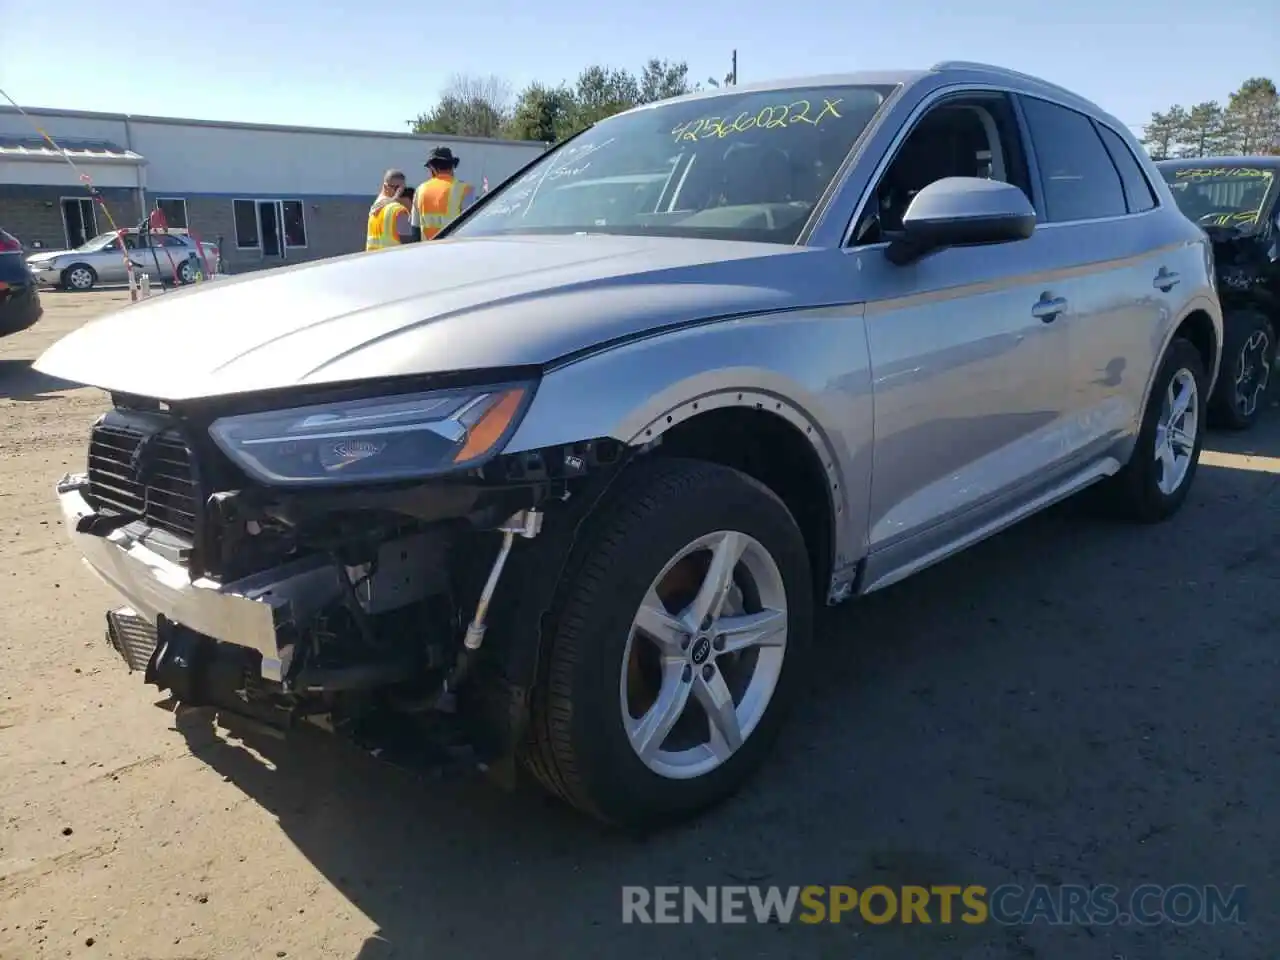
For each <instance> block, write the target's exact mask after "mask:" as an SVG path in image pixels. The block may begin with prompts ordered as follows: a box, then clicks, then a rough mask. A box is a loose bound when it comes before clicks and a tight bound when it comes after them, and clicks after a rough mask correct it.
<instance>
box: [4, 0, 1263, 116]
mask: <svg viewBox="0 0 1280 960" xmlns="http://www.w3.org/2000/svg"><path fill="white" fill-rule="evenodd" d="M943 7H950V8H951V12H939V10H940V9H942V8H943ZM143 9H145V10H146V11H147V12H146V14H145V16H144V19H143V20H141V21H139V20H138V19H136V18H132V17H128V16H122V15H121V14H122V13H127V12H129V11H138V10H143ZM55 11H56V12H55ZM752 11H754V12H752ZM166 13H167V14H168V23H167V24H166V23H165V22H164V20H163V19H162V18H163V16H164V15H165V14H166ZM427 25H430V26H431V28H432V29H433V30H434V31H436V37H435V38H433V37H428V36H426V35H425V34H424V33H423V31H424V29H425V28H426V27H427ZM1278 42H1280V2H1278V0H1234V2H1232V3H1229V4H1225V3H1222V4H1219V3H1210V2H1193V0H1158V2H1157V0H1055V2H1052V3H1047V2H1040V3H1036V2H1035V0H1022V2H1013V0H981V2H978V3H967V4H963V5H961V4H955V3H951V4H947V3H946V2H945V0H935V2H934V3H927V2H922V0H896V2H889V0H880V2H875V0H864V2H860V3H859V2H848V0H846V2H832V0H826V2H817V0H788V2H786V3H782V4H765V3H764V2H763V0H740V2H736V3H734V2H729V0H702V2H699V0H648V2H646V3H618V4H608V3H605V2H602V0H556V2H552V3H541V4H539V3H530V2H523V0H482V2H479V3H475V4H474V5H473V4H471V3H454V4H452V5H450V4H448V3H441V4H437V5H428V4H425V3H414V4H407V5H405V6H403V7H401V6H399V5H397V4H395V3H388V2H386V0H372V2H370V0H366V2H364V3H356V2H353V0H311V2H303V0H258V2H249V0H211V2H206V3H201V2H198V0H197V2H194V3H186V4H178V5H176V6H174V5H169V6H166V5H164V4H161V5H160V6H158V7H157V6H152V7H147V6H146V5H144V6H143V7H142V8H139V7H137V6H136V5H134V4H131V3H128V2H121V0H115V2H99V0H62V2H61V3H58V4H54V5H53V6H52V7H50V6H49V5H48V4H43V3H34V2H28V0H0V88H3V89H4V90H5V91H6V92H7V93H8V94H9V95H10V96H12V97H13V98H14V99H16V100H17V101H18V102H19V103H21V104H23V105H24V106H51V107H62V108H75V109H84V110H107V111H119V112H127V113H134V114H150V115H161V116H181V117H196V118H201V119H210V120H245V121H257V122H263V123H289V124H302V125H327V126H339V127H355V128H362V129H373V130H404V129H406V128H405V121H406V120H407V119H409V118H410V117H412V116H415V115H416V114H417V113H419V112H421V111H423V110H426V109H428V108H429V107H430V105H431V103H432V102H433V100H434V98H435V96H436V94H437V92H438V91H439V89H440V88H441V86H442V85H443V84H444V83H445V82H446V80H447V78H448V77H449V75H450V74H452V73H455V72H465V73H472V74H490V73H494V74H498V75H500V76H502V77H504V78H506V79H508V80H509V81H510V82H511V84H512V85H513V86H514V87H515V88H517V89H518V88H519V87H520V86H522V85H523V84H525V83H527V82H529V81H531V80H543V81H549V82H556V81H560V80H572V79H573V77H574V76H575V75H576V74H577V72H578V70H579V69H581V67H582V66H584V65H586V64H588V63H592V62H601V63H605V64H607V65H612V66H620V67H627V68H629V69H632V70H635V69H638V68H639V66H640V65H641V64H642V63H643V62H644V61H645V60H646V59H647V58H649V57H651V56H657V57H665V58H668V59H672V60H685V61H687V62H688V63H689V66H690V71H691V75H692V76H693V77H694V78H696V79H704V78H706V77H707V76H715V77H717V78H719V77H722V76H724V74H725V73H726V72H727V71H728V69H729V58H730V53H731V51H732V50H733V49H734V48H735V47H736V48H737V50H738V74H739V79H740V80H741V81H742V82H747V81H751V80H762V79H770V78H778V77H789V76H798V75H804V74H810V73H825V72H839V71H841V70H848V69H858V68H883V67H895V66H906V67H914V66H928V65H929V64H931V63H934V62H936V61H938V60H943V59H966V60H983V61H987V62H991V63H999V64H1002V65H1004V66H1008V67H1013V68H1015V69H1019V70H1025V71H1027V72H1030V73H1035V74H1038V75H1040V76H1042V77H1044V78H1046V79H1049V80H1052V81H1055V82H1057V83H1060V84H1063V85H1064V86H1067V87H1070V88H1072V89H1074V90H1076V91H1077V92H1079V93H1081V94H1083V95H1084V96H1087V97H1089V98H1091V99H1093V100H1095V101H1096V102H1098V103H1099V104H1101V105H1102V106H1103V107H1104V108H1105V109H1107V110H1109V111H1110V112H1111V113H1112V114H1114V115H1115V116H1117V117H1118V118H1119V119H1120V120H1122V121H1124V122H1125V123H1129V124H1133V125H1138V124H1141V123H1143V122H1145V121H1146V119H1147V118H1148V117H1149V115H1150V113H1151V111H1152V110H1156V109H1161V108H1164V107H1166V106H1168V105H1169V104H1171V103H1185V104H1190V103H1193V102H1197V101H1200V100H1206V99H1218V100H1221V101H1225V100H1226V97H1227V95H1228V94H1229V93H1230V92H1231V91H1232V90H1233V89H1235V88H1236V87H1237V86H1238V85H1239V84H1240V82H1241V81H1242V80H1244V79H1245V78H1247V77H1250V76H1255V75H1259V74H1261V75H1268V76H1271V77H1273V78H1274V79H1275V80H1277V82H1280V45H1278Z"/></svg>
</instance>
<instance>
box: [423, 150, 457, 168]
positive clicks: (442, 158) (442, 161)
mask: <svg viewBox="0 0 1280 960" xmlns="http://www.w3.org/2000/svg"><path fill="white" fill-rule="evenodd" d="M432 164H439V165H440V166H445V165H448V166H451V167H456V166H457V165H458V158H457V157H455V156H454V155H453V151H452V150H450V149H449V148H448V147H436V148H435V149H434V150H432V151H431V153H430V154H429V155H428V156H427V162H426V163H424V164H423V166H424V167H429V166H431V165H432Z"/></svg>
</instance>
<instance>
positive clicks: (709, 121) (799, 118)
mask: <svg viewBox="0 0 1280 960" xmlns="http://www.w3.org/2000/svg"><path fill="white" fill-rule="evenodd" d="M843 101H844V98H843V97H837V98H836V99H834V100H829V99H827V98H825V97H824V98H823V100H822V106H821V107H818V106H816V105H815V104H814V103H813V102H811V101H809V100H795V101H792V102H791V103H775V104H771V105H770V106H767V107H765V108H763V109H762V110H760V111H759V112H758V113H751V112H750V111H743V112H742V113H740V114H738V115H737V116H736V117H734V118H732V119H730V118H729V117H727V116H726V117H703V118H702V119H700V120H689V121H687V122H685V123H681V124H678V125H677V126H676V127H674V128H673V129H672V131H671V136H672V137H674V138H675V141H676V142H677V143H680V142H681V141H685V140H706V139H710V138H712V137H714V138H716V139H723V138H724V137H731V136H734V135H736V134H740V133H746V132H747V131H748V130H781V129H782V128H784V127H794V126H795V125H796V124H798V123H807V124H809V125H810V126H814V127H816V126H818V124H820V123H822V121H823V120H825V119H826V118H828V117H835V118H837V119H839V118H840V116H841V114H840V111H839V110H837V109H836V107H837V106H839V105H840V104H841V103H842V102H843Z"/></svg>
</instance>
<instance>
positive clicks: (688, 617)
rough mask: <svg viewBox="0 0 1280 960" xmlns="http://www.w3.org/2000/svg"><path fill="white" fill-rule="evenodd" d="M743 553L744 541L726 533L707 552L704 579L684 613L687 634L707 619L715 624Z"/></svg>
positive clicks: (731, 533) (735, 535)
mask: <svg viewBox="0 0 1280 960" xmlns="http://www.w3.org/2000/svg"><path fill="white" fill-rule="evenodd" d="M745 549H746V541H745V540H744V539H743V537H742V535H741V534H738V533H734V532H732V531H728V532H725V533H722V534H721V535H720V538H719V540H717V541H716V543H715V545H714V546H713V547H712V548H711V563H710V565H708V567H707V575H706V577H704V578H703V581H702V586H700V587H699V588H698V595H697V596H696V597H694V598H693V603H691V604H689V607H688V609H687V610H685V612H684V617H683V618H682V619H683V620H684V621H685V625H686V626H687V627H688V628H689V629H690V630H695V631H696V630H697V629H699V627H700V626H701V625H702V624H703V623H706V621H707V620H708V619H711V620H715V619H716V618H717V617H718V616H720V609H721V607H723V606H724V599H725V596H726V595H727V594H728V592H729V588H730V587H732V586H733V571H734V568H735V567H737V565H738V561H739V560H740V559H742V552H743V550H745Z"/></svg>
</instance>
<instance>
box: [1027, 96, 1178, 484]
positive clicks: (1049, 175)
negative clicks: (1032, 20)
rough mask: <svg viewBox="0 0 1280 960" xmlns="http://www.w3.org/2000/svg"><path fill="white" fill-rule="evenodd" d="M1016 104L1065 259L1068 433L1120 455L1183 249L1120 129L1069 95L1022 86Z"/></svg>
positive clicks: (1083, 449) (1084, 446)
mask: <svg viewBox="0 0 1280 960" xmlns="http://www.w3.org/2000/svg"><path fill="white" fill-rule="evenodd" d="M1019 106H1020V109H1021V112H1022V115H1023V119H1024V122H1025V125H1026V128H1027V131H1028V134H1029V139H1030V141H1031V145H1032V152H1033V158H1034V164H1035V167H1036V179H1037V184H1038V187H1039V198H1038V211H1037V212H1038V215H1039V216H1040V219H1041V223H1042V226H1041V227H1040V229H1039V231H1038V232H1039V233H1041V235H1042V237H1043V238H1044V239H1045V241H1046V243H1047V245H1048V246H1049V248H1050V249H1051V251H1052V253H1051V256H1052V257H1053V259H1054V260H1055V262H1057V263H1060V264H1064V265H1066V266H1067V267H1068V274H1067V275H1066V276H1065V277H1064V278H1063V279H1062V280H1061V281H1060V289H1061V294H1060V295H1061V296H1062V297H1064V298H1065V300H1066V310H1065V312H1064V314H1063V317H1062V322H1063V323H1064V326H1065V329H1066V330H1067V332H1068V370H1067V400H1068V415H1067V422H1066V426H1067V430H1066V431H1065V432H1064V433H1063V440H1064V443H1065V444H1066V445H1067V448H1068V452H1070V454H1071V455H1072V457H1073V458H1075V459H1078V460H1080V461H1082V462H1091V461H1103V460H1105V459H1107V458H1109V457H1117V458H1122V457H1123V456H1124V455H1125V454H1124V453H1123V452H1122V448H1123V444H1124V442H1125V441H1126V440H1127V439H1128V438H1130V437H1131V436H1132V435H1133V434H1134V433H1135V432H1136V429H1137V425H1138V422H1139V420H1140V413H1141V411H1140V407H1141V404H1142V397H1143V393H1144V391H1145V389H1146V384H1147V380H1148V375H1149V374H1150V371H1151V366H1152V364H1153V363H1154V359H1153V356H1154V353H1155V351H1156V350H1157V349H1158V341H1159V332H1160V330H1161V328H1162V326H1163V319H1162V318H1163V316H1164V314H1165V312H1166V311H1167V310H1168V309H1169V302H1168V300H1167V299H1166V295H1167V294H1169V293H1170V291H1173V290H1176V286H1177V284H1178V282H1179V278H1178V277H1176V276H1169V277H1168V281H1167V282H1165V281H1162V279H1161V278H1162V277H1164V276H1166V275H1171V274H1175V273H1177V272H1178V271H1177V269H1176V266H1177V264H1176V256H1175V255H1176V252H1177V251H1176V250H1173V249H1162V248H1161V243H1162V234H1163V231H1162V229H1161V218H1160V216H1159V213H1160V211H1159V210H1158V208H1157V206H1156V203H1155V199H1154V196H1153V193H1152V190H1151V187H1150V184H1148V183H1147V181H1146V179H1145V177H1144V176H1143V174H1142V171H1141V169H1140V168H1137V169H1135V168H1136V166H1137V164H1136V161H1135V160H1134V158H1133V155H1132V154H1131V153H1130V152H1129V150H1128V147H1127V146H1126V145H1125V144H1124V140H1123V138H1122V137H1120V136H1119V135H1118V134H1117V133H1116V132H1115V131H1114V130H1109V129H1107V128H1105V127H1103V126H1102V125H1101V124H1099V123H1096V122H1095V121H1094V120H1093V119H1092V118H1090V117H1088V116H1086V115H1085V114H1083V113H1080V112H1078V111H1076V110H1073V109H1071V108H1069V107H1067V106H1064V105H1062V104H1058V103H1053V102H1050V101H1048V100H1044V99H1040V98H1038V97H1032V96H1027V95H1021V96H1020V97H1019ZM1108 141H1110V143H1111V146H1110V147H1109V146H1108ZM1162 270H1163V271H1164V272H1163V273H1162Z"/></svg>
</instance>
